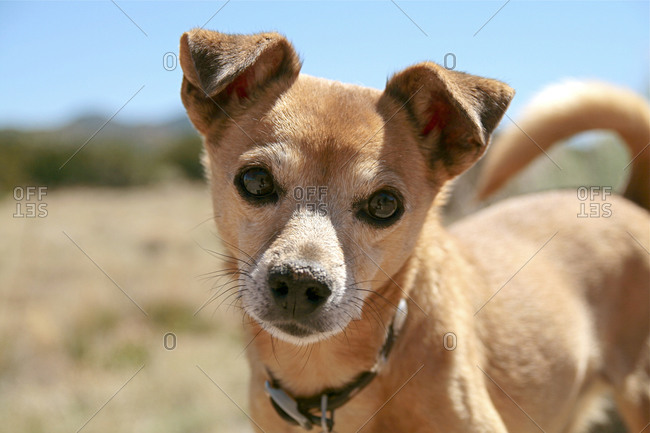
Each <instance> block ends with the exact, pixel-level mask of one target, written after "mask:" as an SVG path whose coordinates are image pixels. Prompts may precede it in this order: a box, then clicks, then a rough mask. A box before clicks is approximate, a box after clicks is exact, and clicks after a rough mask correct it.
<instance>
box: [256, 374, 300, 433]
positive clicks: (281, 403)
mask: <svg viewBox="0 0 650 433" xmlns="http://www.w3.org/2000/svg"><path fill="white" fill-rule="evenodd" d="M264 390H265V391H266V393H267V394H268V396H269V397H270V398H271V400H272V401H273V402H274V403H275V404H276V405H278V407H279V408H280V409H282V410H283V411H284V413H285V414H287V415H289V416H290V417H291V418H292V419H293V420H294V421H295V422H296V423H297V424H298V425H299V426H300V427H302V428H304V429H305V430H311V427H312V423H311V420H310V419H309V418H307V417H306V416H305V415H303V414H302V413H301V412H300V410H299V409H298V402H297V401H296V400H294V399H293V398H292V397H291V396H290V395H289V394H287V393H286V392H284V390H283V389H281V388H274V387H273V386H272V385H271V383H270V382H269V381H268V380H267V381H266V382H265V383H264Z"/></svg>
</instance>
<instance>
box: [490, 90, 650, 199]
mask: <svg viewBox="0 0 650 433" xmlns="http://www.w3.org/2000/svg"><path fill="white" fill-rule="evenodd" d="M591 129H607V130H612V131H614V132H617V133H618V134H619V135H620V137H621V138H622V139H623V140H624V141H625V143H626V144H627V146H628V148H629V150H630V154H631V158H632V160H631V161H630V164H629V165H628V167H627V168H626V169H627V170H631V176H630V180H629V183H628V185H627V189H626V190H625V193H624V196H625V197H626V198H628V199H630V200H632V201H634V202H635V203H637V204H639V205H640V206H642V207H644V208H645V209H648V210H650V146H649V145H650V106H648V102H647V101H646V100H645V99H643V98H642V97H640V96H639V95H637V94H635V93H633V92H632V91H630V90H627V89H624V88H621V87H616V86H613V85H610V84H605V83H600V82H577V81H570V82H566V83H562V84H557V85H553V86H550V87H548V88H546V89H545V90H543V91H542V92H541V93H540V94H539V95H538V96H537V97H536V98H535V99H534V100H533V101H532V102H531V104H530V105H529V106H528V107H527V108H526V110H525V112H524V116H523V118H521V119H520V120H518V121H517V124H516V125H514V124H512V125H510V126H509V127H508V128H507V129H506V130H505V132H503V134H501V135H500V136H499V137H497V138H496V139H495V143H494V144H493V146H492V150H491V152H489V153H488V155H487V156H486V161H485V162H484V165H483V170H482V172H481V175H480V179H479V187H478V190H479V191H478V196H479V198H486V197H488V196H489V195H490V194H492V193H494V192H496V190H498V189H499V188H500V187H501V186H502V185H503V184H504V183H505V182H506V181H507V180H508V179H509V178H511V177H512V176H513V175H514V174H515V173H517V172H518V171H519V170H521V169H522V168H524V167H525V166H526V165H527V164H528V163H529V162H531V161H532V160H533V159H534V158H535V157H537V156H538V155H539V154H540V152H541V151H540V148H541V149H543V150H546V149H548V148H549V147H551V146H552V145H553V144H554V143H556V142H557V141H560V140H562V139H565V138H569V137H571V136H572V135H574V134H577V133H579V132H584V131H588V130H591Z"/></svg>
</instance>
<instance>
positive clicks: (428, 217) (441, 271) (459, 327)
mask: <svg viewBox="0 0 650 433" xmlns="http://www.w3.org/2000/svg"><path fill="white" fill-rule="evenodd" d="M180 63H181V66H182V69H183V74H184V75H183V83H182V90H181V97H182V101H183V104H184V106H185V107H186V109H187V113H188V116H189V118H190V120H191V121H192V123H193V125H194V126H195V128H196V129H197V130H198V132H199V133H200V134H201V135H202V137H203V139H204V144H205V145H204V148H205V165H206V171H207V173H208V178H209V183H210V186H211V191H212V200H213V207H214V214H215V221H216V223H217V227H218V233H219V236H220V237H221V239H222V240H223V245H224V248H225V250H226V253H225V254H227V255H228V256H229V257H231V258H232V259H231V261H230V262H229V263H228V269H227V271H228V272H229V273H230V274H231V278H233V279H234V281H235V282H236V286H235V287H234V288H233V289H234V290H237V292H236V293H237V295H236V296H237V302H238V303H239V305H240V306H241V308H242V310H243V313H244V315H245V317H246V318H248V319H249V320H248V321H245V322H246V324H245V327H246V330H247V333H248V335H249V336H250V340H251V342H250V344H249V345H248V347H247V356H248V360H249V364H250V371H251V376H250V387H249V395H250V400H249V410H248V411H247V413H248V414H249V417H250V419H251V421H252V424H253V428H254V429H255V431H259V432H300V431H305V430H310V429H316V430H319V429H320V430H322V431H336V432H340V433H343V432H357V431H366V432H428V433H429V432H445V433H451V432H458V433H468V432H471V433H488V432H490V433H505V432H511V433H512V432H516V433H533V432H535V433H538V432H540V431H542V432H546V433H565V432H566V433H573V432H578V431H582V430H581V429H583V428H585V426H586V423H588V422H589V420H591V419H593V418H594V417H597V412H598V408H599V402H600V401H601V396H603V395H606V394H607V393H611V394H612V395H613V398H614V400H615V402H616V404H617V407H618V410H619V412H620V414H621V416H622V418H623V419H624V421H625V423H626V425H627V427H628V428H629V431H630V432H633V433H636V432H640V431H642V430H643V429H644V428H647V427H648V425H647V424H648V423H649V422H650V335H649V334H650V331H649V326H648V325H649V323H648V320H649V316H650V311H649V309H650V294H649V282H650V263H649V262H650V261H649V256H648V232H649V227H650V214H649V212H648V197H649V195H648V194H649V191H648V189H649V188H648V170H647V167H648V161H650V151H649V150H647V149H645V148H644V146H645V147H647V143H649V142H650V114H649V113H650V110H649V109H648V106H647V103H645V102H644V101H643V100H642V99H640V98H638V97H636V96H634V95H630V94H628V93H626V92H624V91H620V90H617V89H616V88H611V87H607V86H605V87H598V86H590V85H586V87H585V88H584V89H582V90H581V91H578V90H576V91H575V92H573V93H572V94H571V95H568V96H566V95H565V96H566V98H565V99H566V101H564V102H562V103H561V104H559V105H558V104H555V103H551V105H543V106H542V109H541V112H537V113H535V112H533V113H529V114H531V116H530V117H527V118H526V119H525V120H523V121H522V122H521V124H520V127H521V130H523V131H524V132H525V133H526V134H529V135H530V137H531V139H532V140H535V141H536V142H537V145H538V146H539V147H540V148H541V149H545V148H547V147H548V146H550V145H551V144H552V142H553V141H556V140H557V139H559V138H562V137H565V136H568V135H571V134H573V133H575V132H579V131H582V130H586V129H592V128H600V127H603V126H604V127H609V128H613V129H615V130H617V131H618V132H619V133H620V134H621V135H622V136H623V137H624V138H625V139H626V140H627V142H628V145H629V146H630V148H631V149H633V150H635V151H637V152H635V153H634V154H633V155H632V157H633V158H634V160H633V161H632V163H631V165H630V167H629V169H630V170H631V172H632V175H631V180H630V184H629V186H628V192H626V194H625V196H626V197H628V198H630V199H631V200H630V199H628V198H624V197H619V196H614V195H611V196H609V195H607V194H606V193H604V192H599V193H596V194H591V196H590V197H589V198H588V200H589V205H590V207H591V205H592V204H594V205H595V206H596V207H598V208H599V209H600V208H601V207H603V206H604V205H605V204H607V205H608V207H607V208H608V209H609V210H610V211H611V215H609V217H601V218H581V217H579V216H578V214H579V213H580V212H581V210H580V205H581V203H582V204H584V201H581V198H580V197H578V194H576V193H575V191H573V192H567V191H552V192H545V193H539V194H534V195H531V196H526V197H522V198H515V199H510V200H506V201H503V202H501V203H499V204H496V205H494V206H491V207H488V208H487V209H485V210H483V211H481V212H479V213H477V214H474V215H472V216H470V217H468V218H466V219H464V220H462V221H460V222H458V223H455V224H453V225H452V226H451V227H448V228H445V227H443V225H442V223H441V222H440V218H439V209H440V207H441V206H442V205H443V203H444V201H445V195H446V191H447V185H449V183H450V181H452V180H453V179H454V178H455V177H457V176H458V175H459V174H461V173H462V172H464V171H465V170H467V169H468V168H469V167H470V166H472V165H473V164H474V163H475V162H476V161H477V160H478V159H479V158H481V156H482V155H483V154H484V152H485V150H486V148H487V146H488V143H489V141H490V136H491V134H492V132H493V131H494V130H495V128H496V126H497V124H498V123H499V122H500V120H501V118H502V116H503V115H504V113H505V111H506V109H507V107H508V104H509V102H510V100H511V99H512V97H513V95H514V91H513V90H512V89H511V88H510V87H509V86H508V85H506V84H504V83H502V82H500V81H497V80H494V79H488V78H481V77H478V76H474V75H470V74H466V73H462V72H457V71H452V70H448V69H445V68H444V67H441V66H439V65H437V64H435V63H431V62H425V63H420V64H416V65H415V66H412V67H409V68H407V69H405V70H403V71H401V72H399V73H397V74H395V75H394V76H392V77H391V78H390V79H389V80H388V81H387V84H386V88H385V89H384V90H383V91H380V90H375V89H369V88H364V87H361V86H357V85H350V84H342V83H339V82H335V81H330V80H326V79H321V78H315V77H312V76H308V75H304V74H300V68H301V63H300V61H299V59H298V56H297V54H296V52H295V50H294V48H293V46H292V45H291V44H290V42H289V41H288V40H287V39H286V38H285V37H283V36H281V35H279V34H277V33H260V34H252V35H229V34H222V33H218V32H214V31H207V30H202V29H196V30H192V31H190V32H188V33H185V34H183V36H182V38H181V43H180ZM585 89H586V90H585ZM581 92H582V93H581ZM538 108H539V107H538ZM517 133H518V134H520V135H521V134H523V133H522V131H519V130H518V131H515V132H506V133H504V138H507V140H506V141H507V143H506V144H504V145H503V146H496V147H495V149H500V150H499V151H498V152H497V153H496V154H495V155H492V156H493V157H494V158H490V159H488V160H487V162H486V165H487V167H486V171H485V175H484V178H483V180H482V182H481V187H480V188H481V191H482V193H483V194H487V193H489V192H490V191H492V190H494V189H496V188H498V186H499V184H500V183H502V182H504V181H505V180H507V178H508V177H509V176H511V175H512V174H513V173H514V172H515V171H516V170H517V169H518V168H521V167H523V166H524V165H525V164H526V163H527V162H528V161H529V160H530V159H532V157H533V156H534V155H535V154H536V153H537V152H539V149H537V147H535V146H534V144H532V143H530V142H525V140H527V139H528V137H527V136H525V135H524V139H522V137H521V136H519V135H517ZM538 134H539V135H540V137H539V138H536V137H537V136H538ZM508 137H510V138H508ZM522 140H524V141H522ZM522 143H523V144H522ZM522 149H523V150H522ZM641 149H645V151H641ZM521 152H523V153H521ZM512 155H518V156H512ZM513 158H514V159H513ZM513 161H514V162H513ZM644 167H645V172H644V171H643V170H644ZM644 182H645V183H644ZM632 200H634V201H636V204H635V203H633V202H632ZM644 207H645V208H644Z"/></svg>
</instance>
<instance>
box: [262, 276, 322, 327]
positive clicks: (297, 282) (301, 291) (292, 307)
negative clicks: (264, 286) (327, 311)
mask: <svg viewBox="0 0 650 433" xmlns="http://www.w3.org/2000/svg"><path fill="white" fill-rule="evenodd" d="M322 273H323V271H319V270H318V269H315V268H314V267H311V266H299V267H291V266H286V265H284V266H280V267H276V268H272V269H271V270H270V271H269V287H270V289H271V293H272V294H273V300H274V301H275V303H276V305H278V306H279V307H280V308H281V309H282V311H283V314H285V315H286V317H287V318H292V319H303V318H305V317H306V316H308V315H309V314H311V313H313V312H314V311H315V310H316V309H317V308H318V307H320V306H321V305H323V304H324V303H325V301H327V298H328V297H329V296H330V295H331V294H332V291H331V290H330V289H329V287H328V286H327V284H326V283H325V282H324V281H323V280H324V278H323V277H322Z"/></svg>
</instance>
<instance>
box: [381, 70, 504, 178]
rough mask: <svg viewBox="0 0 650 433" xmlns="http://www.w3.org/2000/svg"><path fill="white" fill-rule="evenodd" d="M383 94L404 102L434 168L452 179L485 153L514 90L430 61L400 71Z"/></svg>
mask: <svg viewBox="0 0 650 433" xmlns="http://www.w3.org/2000/svg"><path fill="white" fill-rule="evenodd" d="M384 96H388V97H390V98H393V99H395V100H397V102H398V103H400V104H402V105H403V106H404V108H405V109H406V111H407V113H408V114H409V117H410V121H411V124H412V127H413V131H414V134H415V135H416V136H417V137H418V139H419V140H422V143H423V148H424V149H425V152H426V153H427V158H428V162H429V164H430V166H431V167H432V169H433V170H435V171H436V172H439V171H440V170H444V172H446V175H444V174H443V176H444V178H447V179H448V178H451V177H454V176H456V175H458V174H460V173H462V172H463V171H465V170H466V169H468V168H469V167H470V166H471V165H472V164H473V163H474V162H476V161H477V160H478V159H479V158H480V156H481V155H482V154H483V152H485V149H486V147H487V144H488V142H489V140H490V135H491V134H492V131H494V128H496V126H497V124H498V123H499V121H500V120H501V117H502V116H503V114H504V113H505V111H506V109H507V108H508V104H509V103H510V101H511V100H512V97H513V96H514V90H513V89H512V88H510V87H509V86H508V85H506V84H504V83H502V82H500V81H497V80H492V79H488V78H481V77H477V76H474V75H469V74H465V73H463V72H456V71H450V70H448V69H446V68H444V67H442V66H439V65H437V64H435V63H429V62H428V63H421V64H418V65H415V66H412V67H410V68H408V69H406V70H404V71H402V72H399V73H397V74H395V75H394V76H393V77H392V78H391V79H390V80H389V81H388V84H387V85H386V90H385V91H384ZM436 174H438V173H436Z"/></svg>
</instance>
